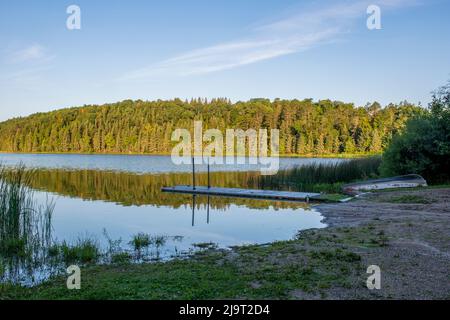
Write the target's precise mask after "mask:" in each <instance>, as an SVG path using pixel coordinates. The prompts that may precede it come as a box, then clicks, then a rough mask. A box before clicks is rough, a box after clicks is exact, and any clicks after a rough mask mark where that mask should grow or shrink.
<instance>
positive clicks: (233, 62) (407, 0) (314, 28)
mask: <svg viewBox="0 0 450 320" xmlns="http://www.w3.org/2000/svg"><path fill="white" fill-rule="evenodd" d="M418 1H419V0H380V1H377V4H378V5H380V6H381V7H382V9H385V10H390V9H395V8H401V7H404V6H410V5H414V4H417V2H418ZM371 3H373V1H368V0H367V1H355V0H353V1H345V2H343V1H340V2H339V3H338V4H336V2H335V1H333V4H332V5H328V6H322V7H321V8H310V9H304V10H302V12H299V13H297V14H292V15H290V16H288V17H286V18H283V19H279V20H278V21H274V22H272V23H267V24H265V25H262V26H259V27H257V28H255V29H254V30H253V31H252V33H251V34H250V35H249V36H247V37H246V38H243V39H238V40H236V41H231V42H227V43H222V44H218V45H214V46H210V47H205V48H200V49H196V50H193V51H190V52H187V53H184V54H180V55H178V56H175V57H173V58H170V59H167V60H164V61H161V62H158V63H156V64H153V65H150V66H147V67H144V68H140V69H137V70H134V71H131V72H128V73H126V74H125V75H123V76H122V77H120V79H119V80H122V81H127V80H138V79H149V78H150V79H151V78H156V77H167V76H169V77H171V76H188V75H199V74H207V73H211V72H217V71H221V70H226V69H231V68H236V67H239V66H244V65H248V64H252V63H256V62H260V61H263V60H268V59H273V58H276V57H280V56H284V55H288V54H293V53H296V52H301V51H304V50H307V49H310V48H313V47H316V46H318V45H321V44H325V43H330V42H333V41H336V40H338V39H339V38H340V37H341V36H342V35H343V34H346V33H347V32H349V30H350V29H351V26H352V24H353V23H354V22H355V20H357V19H358V18H364V17H365V16H366V8H367V6H368V5H369V4H371ZM364 26H365V24H364Z"/></svg>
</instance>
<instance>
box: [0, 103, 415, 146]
mask: <svg viewBox="0 0 450 320" xmlns="http://www.w3.org/2000/svg"><path fill="white" fill-rule="evenodd" d="M421 110H422V109H421V108H419V107H417V106H413V105H410V104H408V103H406V102H405V103H401V104H399V105H388V106H386V107H384V108H381V106H380V105H379V104H378V103H374V104H372V105H368V106H366V107H358V108H357V107H355V106H354V105H353V104H347V103H342V102H333V101H329V100H324V101H319V102H313V101H312V100H303V101H299V100H278V99H276V100H274V101H270V100H267V99H253V100H250V101H247V102H237V103H231V102H230V101H229V100H228V99H213V100H211V101H205V100H201V99H197V100H195V99H194V100H191V101H190V102H187V101H182V100H179V99H175V100H170V101H161V100H158V101H153V102H148V101H141V100H138V101H131V100H126V101H122V102H119V103H114V104H105V105H101V106H94V105H92V106H83V107H77V108H69V109H62V110H57V111H53V112H48V113H38V114H34V115H31V116H29V117H25V118H15V119H11V120H8V121H5V122H2V123H0V151H8V152H96V153H159V154H163V153H170V152H171V149H172V147H173V145H174V143H173V142H171V141H170V138H171V134H172V132H173V130H174V129H176V128H187V129H189V130H191V131H192V128H193V120H203V122H204V124H203V127H204V129H208V128H218V129H221V130H224V129H226V128H235V129H237V128H241V129H244V130H245V129H248V128H254V129H259V128H278V129H280V153H281V154H287V155H288V154H302V155H307V154H317V155H321V154H323V155H324V154H337V153H351V154H354V153H368V152H380V151H382V150H383V148H384V147H385V146H386V144H387V143H388V142H389V140H390V139H391V137H392V135H393V134H394V133H396V132H397V131H398V130H401V128H402V127H403V126H404V123H405V121H406V120H407V119H408V118H409V117H411V116H412V115H414V114H415V113H419V112H421Z"/></svg>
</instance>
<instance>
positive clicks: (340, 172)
mask: <svg viewBox="0 0 450 320" xmlns="http://www.w3.org/2000/svg"><path fill="white" fill-rule="evenodd" d="M380 164H381V157H379V156H376V157H369V158H360V159H352V160H347V161H342V162H336V163H330V164H310V165H304V166H298V167H294V168H291V169H288V170H283V171H280V172H278V174H276V175H273V176H261V177H260V179H259V184H260V187H261V188H278V189H287V190H293V191H294V190H295V191H310V192H339V191H340V189H341V186H342V184H344V183H348V182H352V181H356V180H365V179H369V178H375V177H378V176H379V167H380Z"/></svg>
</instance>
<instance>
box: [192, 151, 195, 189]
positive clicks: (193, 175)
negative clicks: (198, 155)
mask: <svg viewBox="0 0 450 320" xmlns="http://www.w3.org/2000/svg"><path fill="white" fill-rule="evenodd" d="M192 188H193V189H194V190H195V159H194V157H192Z"/></svg>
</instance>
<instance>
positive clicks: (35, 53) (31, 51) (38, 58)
mask: <svg viewBox="0 0 450 320" xmlns="http://www.w3.org/2000/svg"><path fill="white" fill-rule="evenodd" d="M53 57H54V56H52V55H50V54H49V53H48V52H47V49H46V48H45V47H43V46H42V45H40V44H33V45H31V46H28V47H26V48H24V49H20V50H17V51H15V52H13V53H12V54H11V55H10V59H9V60H10V62H12V63H24V62H45V61H49V60H52V59H53Z"/></svg>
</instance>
